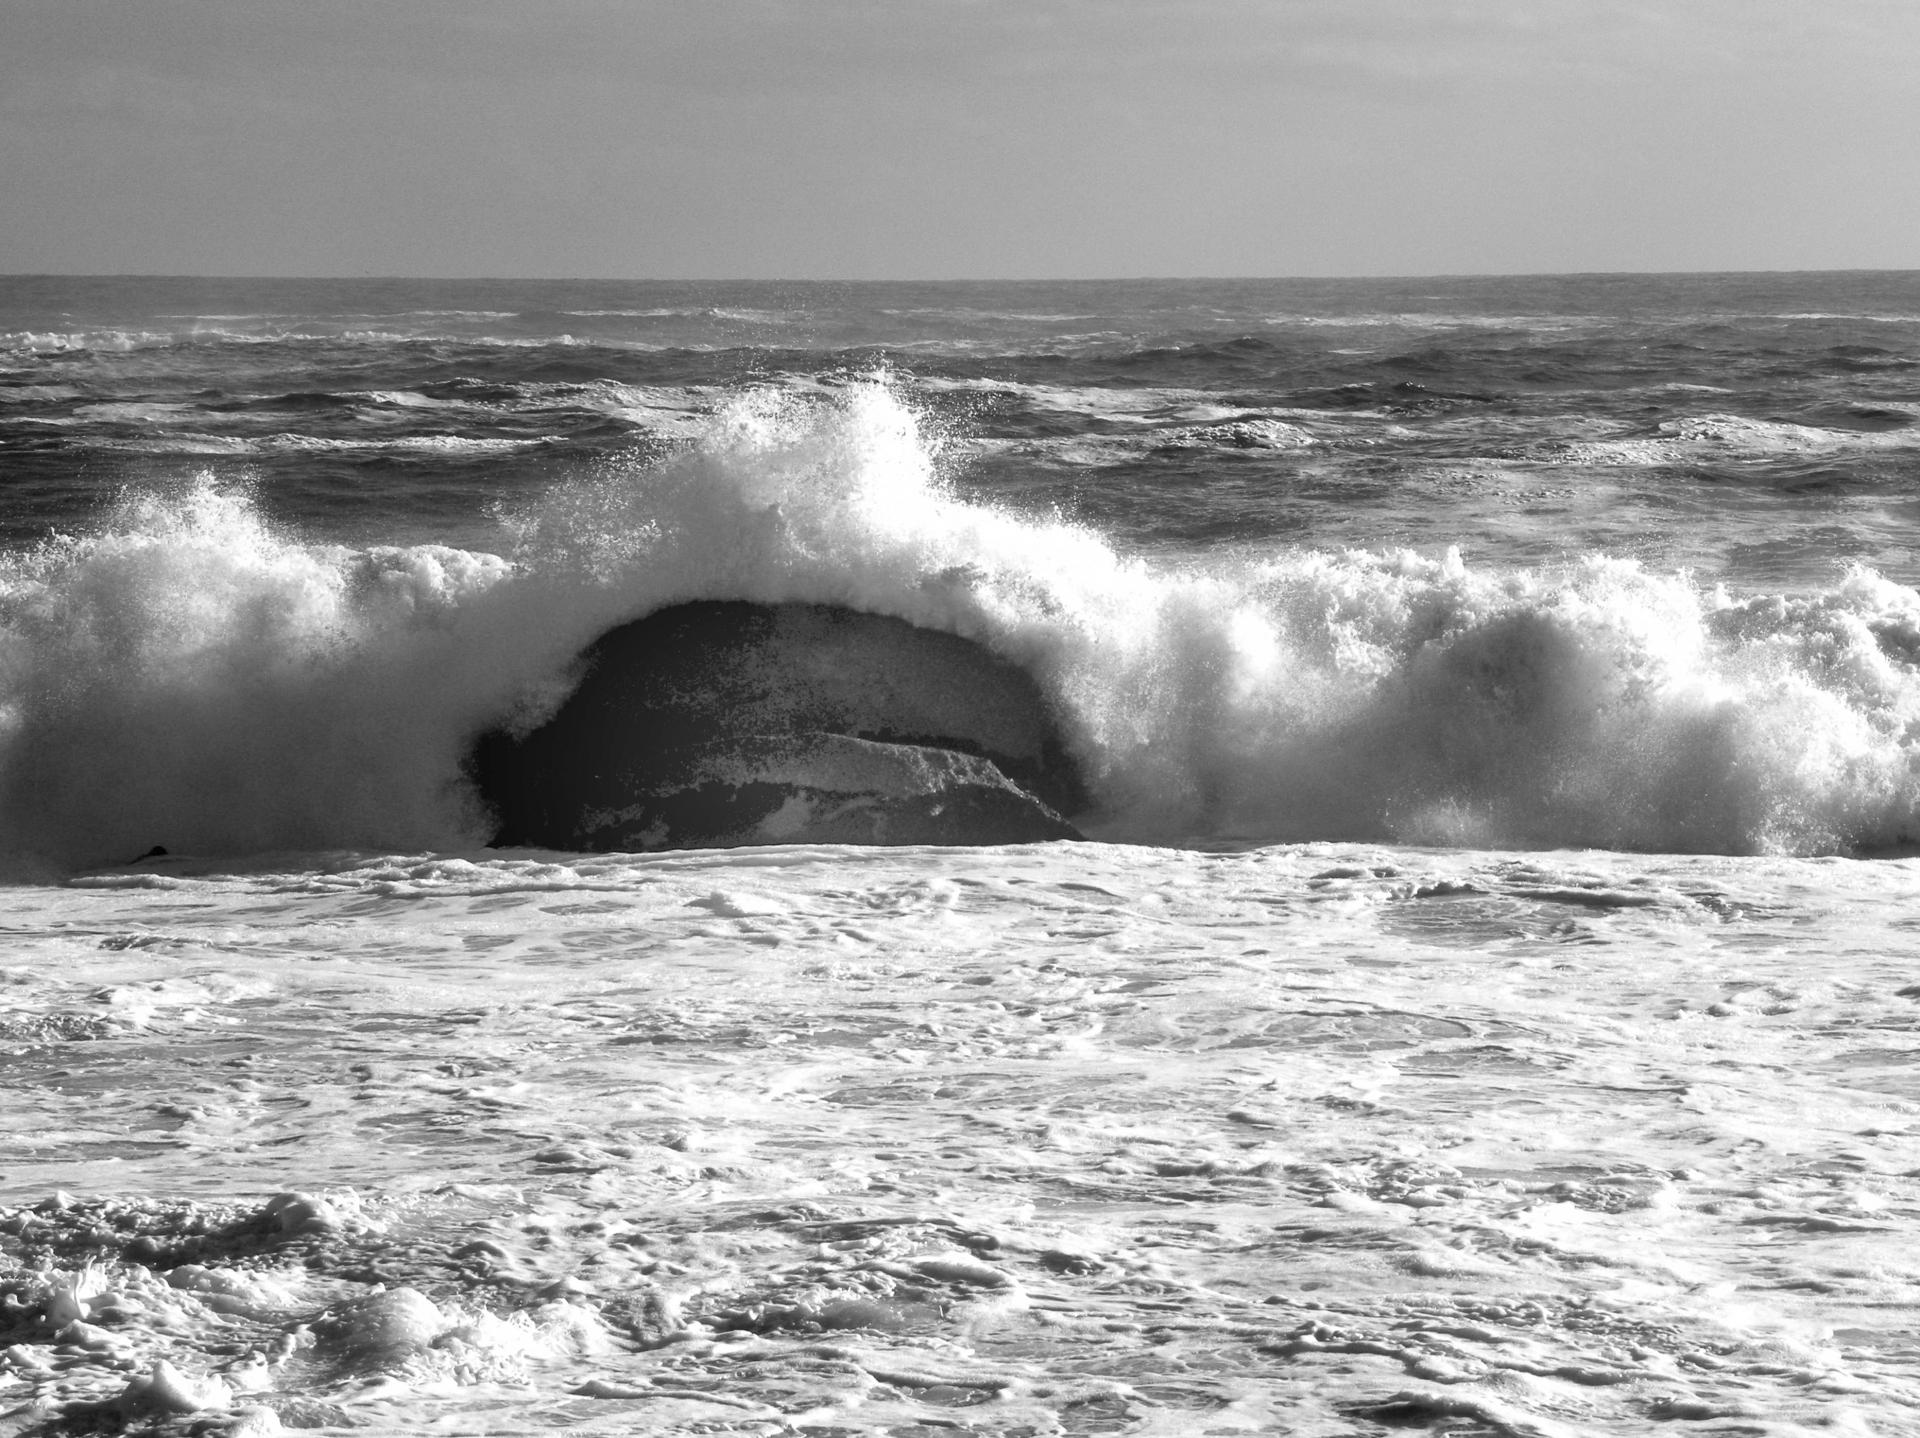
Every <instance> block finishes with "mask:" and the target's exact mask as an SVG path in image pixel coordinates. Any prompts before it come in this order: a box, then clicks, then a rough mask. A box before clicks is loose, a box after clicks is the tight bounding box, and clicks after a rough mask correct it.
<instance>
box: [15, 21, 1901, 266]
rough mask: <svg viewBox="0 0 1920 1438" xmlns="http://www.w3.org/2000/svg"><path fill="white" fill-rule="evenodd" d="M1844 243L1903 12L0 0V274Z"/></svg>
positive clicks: (1870, 211)
mask: <svg viewBox="0 0 1920 1438" xmlns="http://www.w3.org/2000/svg"><path fill="white" fill-rule="evenodd" d="M1854 268H1861V269H1877V268H1885V269H1912V268H1920V3H1916V0H292V3H283V0H0V273H15V274H18V273H73V274H120V273H132V274H155V273H165V274H226V275H441V276H470V275H492V276H509V277H519V276H527V277H531V276H548V277H609V278H661V279H728V278H767V279H850V280H858V279H947V278H985V279H994V278H1002V279H1012V278H1079V277H1111V276H1200V275H1215V276H1229V275H1233V276H1238V275H1260V276H1294V275H1429V274H1501V273H1539V272H1568V271H1596V270H1604V271H1625V270H1643V271H1644V270H1734V269H1763V270H1764V269H1854Z"/></svg>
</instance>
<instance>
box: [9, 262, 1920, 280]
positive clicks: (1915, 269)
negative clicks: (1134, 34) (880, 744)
mask: <svg viewBox="0 0 1920 1438" xmlns="http://www.w3.org/2000/svg"><path fill="white" fill-rule="evenodd" d="M1909 274H1920V265H1915V266H1911V267H1900V268H1886V267H1882V266H1862V265H1836V266H1831V267H1822V268H1814V269H1787V270H1782V269H1728V270H1454V271H1434V272H1431V273H1426V274H1416V273H1401V274H1386V273H1379V274H1311V275H1281V274H1273V275H1076V276H1064V275H1039V276H997V277H992V278H988V277H981V276H971V277H968V276H947V277H930V276H921V277H915V278H892V279H873V278H867V279H849V278H837V277H824V278H823V277H813V278H802V277H795V276H742V275H735V276H731V277H721V276H701V277H685V276H647V275H504V274H452V275H445V274H427V273H419V274H405V273H395V274H375V273H372V272H367V273H363V274H304V275H303V274H269V273H251V274H249V273H227V274H213V273H207V274H195V273H189V272H185V271H169V270H123V271H80V270H71V271H69V270H21V271H15V272H7V273H0V282H5V281H8V280H199V281H212V282H219V281H253V282H258V281H280V282H296V283H315V282H326V283H376V284H377V283H390V282H404V281H441V282H454V283H467V284H672V285H1076V284H1086V285H1103V284H1104V285H1116V284H1223V283H1237V284H1275V283H1289V284H1297V283H1305V282H1329V281H1330V282H1342V281H1368V280H1373V281H1393V280H1525V279H1622V278H1635V279H1657V278H1667V279H1680V278H1689V277H1700V276H1708V275H1909Z"/></svg>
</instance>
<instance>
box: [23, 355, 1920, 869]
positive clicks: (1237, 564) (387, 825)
mask: <svg viewBox="0 0 1920 1438" xmlns="http://www.w3.org/2000/svg"><path fill="white" fill-rule="evenodd" d="M939 461H940V453H939V446H938V444H937V442H934V441H932V440H929V439H928V438H927V437H926V436H925V435H923V434H922V432H921V430H920V428H919V426H918V424H917V422H916V419H915V417H914V415H913V414H912V413H911V411H910V410H909V409H908V408H907V407H906V406H905V405H904V404H903V403H902V402H901V400H900V399H899V398H898V396H897V395H896V394H895V393H894V392H893V391H892V390H890V389H889V388H888V387H887V386H886V385H885V384H884V383H883V382H879V381H873V382H862V383H857V384H853V385H849V386H845V387H842V388H840V389H837V390H830V391H827V392H824V393H820V394H814V395H811V396H807V395H795V394H793V393H787V394H785V395H774V394H769V393H756V394H750V395H747V396H744V397H742V398H740V399H738V400H736V401H734V402H733V403H731V404H730V405H728V406H726V407H724V408H723V409H722V410H721V411H720V412H719V413H717V414H716V415H715V417H714V418H713V419H712V420H711V421H710V422H709V424H708V426H707V429H706V431H705V432H704V434H703V435H702V436H701V437H700V439H699V440H698V441H697V442H696V443H693V444H691V445H690V446H688V447H685V448H683V449H681V450H679V451H677V452H676V453H675V454H673V455H672V456H671V457H669V458H668V459H666V460H664V461H659V462H647V463H643V462H641V461H640V460H638V459H636V460H635V461H633V462H632V463H631V464H630V465H624V466H623V465H614V466H611V467H609V468H607V469H605V470H604V471H602V472H599V473H596V474H594V475H593V476H591V477H588V478H585V479H581V480H576V481H574V482H571V483H567V484H562V485H560V486H557V487H555V488H553V489H551V490H549V491H547V492H546V493H545V494H544V495H542V496H541V497H540V498H538V499H537V500H535V501H533V502H532V503H530V504H528V505H527V506H525V507H524V508H523V509H522V510H521V511H519V512H518V513H516V514H515V515H513V516H512V517H511V518H510V520H509V522H508V525H507V528H506V531H505V532H504V533H503V535H502V542H501V545H500V549H501V550H502V553H501V554H499V555H496V554H491V553H481V552H474V551H470V550H464V549H451V548H444V547H436V546H421V547H412V548H376V549H368V550H350V549H342V548H336V547H324V546H317V545H312V544H307V543H303V542H302V541H301V539H300V537H299V536H298V535H293V534H286V533H279V532H276V531H275V530H274V529H273V528H272V527H271V526H269V525H267V524H266V523H265V522H263V520H262V519H261V517H260V515H259V514H258V512H257V510H256V508H255V507H254V506H253V505H252V504H251V503H250V501H249V500H248V498H247V496H246V495H244V494H242V493H236V492H232V491H226V490H221V489H218V488H216V487H213V486H212V485H209V484H202V485H199V486H190V487H188V488H186V489H184V490H181V491H178V492H174V493H171V494H166V495H160V494H137V495H134V496H132V497H130V498H128V499H127V500H125V501H124V502H123V503H122V504H121V505H120V506H119V507H118V508H117V509H116V510H114V511H112V512H111V513H109V514H108V515H106V516H105V517H104V518H103V519H102V521H101V522H100V524H99V525H98V526H97V527H96V529H95V530H94V531H93V532H91V533H89V534H85V535H80V536H76V537H68V538H60V539H56V540H53V541H50V542H49V543H47V544H45V545H43V546H41V548H40V549H38V550H37V551H35V552H34V553H32V554H30V555H28V556H25V557H23V558H17V559H15V560H12V561H10V562H9V563H8V564H7V565H6V568H5V570H4V571H3V572H0V726H3V728H0V806H3V808H0V834H3V838H0V847H3V848H4V849H5V851H6V852H8V853H9V854H10V855H11V856H12V858H13V861H14V862H15V864H16V865H19V864H27V865H42V866H53V867H56V868H57V867H71V866H75V865H88V864H100V863H107V862H115V861H120V862H124V861H126V860H130V859H132V858H134V857H136V856H138V855H140V854H142V853H144V852H146V851H147V850H148V849H150V848H151V847H153V846H156V845H158V846H162V847H165V848H167V849H169V850H173V851H176V852H202V853H245V852H258V851H262V850H272V849H298V850H313V849H326V848H340V847H346V848H386V849H393V848H433V849H442V850H447V849H461V848H471V847H473V846H475V845H477V844H480V843H482V842H484V839H485V837H486V835H487V833H488V817H487V815H486V814H485V813H484V812H483V810H482V807H481V806H480V805H479V804H478V803H477V801H476V798H475V795H474V792H473V789H472V786H471V784H470V782H469V779H468V777H467V776H466V774H465V773H463V770H462V758H463V756H464V754H465V753H466V752H467V749H468V747H469V746H470V744H471V742H472V740H473V738H474V736H475V735H476V734H478V733H480V732H482V731H483V730H486V729H488V728H493V727H499V726H506V727H509V728H513V729H517V730H518V731H520V732H526V731H527V730H530V729H531V728H533V727H535V726H537V725H538V724H539V723H540V722H542V721H543V720H544V719H546V718H547V717H549V716H550V715H551V714H552V713H553V712H554V711H555V710H556V709H557V708H558V706H559V705H560V703H561V702H562V701H563V700H564V699H565V697H566V695H567V693H568V691H569V689H570V687H571V686H572V684H573V683H574V682H575V680H576V678H577V668H576V667H575V661H576V659H577V656H578V655H579V654H580V653H581V652H582V651H583V650H584V649H585V648H586V646H587V645H588V644H589V643H591V642H592V640H593V639H594V638H595V637H597V636H598V635H600V634H601V633H603V632H605V631H606V630H608V629H609V628H612V627H613V626H615V625H617V624H620V623H622V622H626V621H630V620H632V619H635V618H637V617H641V616H644V615H647V614H650V613H653V612H655V611H657V610H659V609H661V608H663V607H665V606H667V605H670V604H674V603H678V602H684V601H688V600H696V599H740V600H751V601H755V602H759V603H782V602H790V601H792V602H803V603H815V604H831V605H836V606H840V607H843V608H846V609H852V610H857V611H862V612H866V613H871V614H877V615H884V616H892V617H895V618H898V619H902V620H906V621H908V622H909V623H911V624H914V625H918V626H921V627H924V628H930V629H934V630H939V631H945V632H948V633H951V634H954V635H958V636H961V637H963V638H965V639H968V640H970V641H973V642H974V643H976V644H979V645H981V646H983V647H984V648H985V649H987V650H989V651H990V652H991V653H992V654H994V655H996V656H998V658H1000V659H1002V660H1004V661H1006V662H1007V663H1010V664H1013V665H1017V666H1018V667H1019V668H1020V669H1022V670H1023V671H1024V672H1025V673H1027V674H1029V675H1031V676H1032V679H1033V681H1034V682H1035V683H1036V684H1037V685H1038V686H1039V689H1040V691H1041V693H1042V694H1043V695H1044V697H1045V700H1046V702H1047V704H1048V705H1049V706H1050V708H1051V709H1052V711H1053V713H1054V714H1055V716H1056V717H1057V719H1058V721H1059V724H1060V727H1061V732H1062V737H1063V739H1064V742H1065V744H1066V746H1067V748H1068V749H1069V750H1070V751H1071V755H1072V758H1073V761H1074V763H1075V765H1076V767H1077V768H1078V769H1079V771H1080V772H1081V774H1082V775H1083V776H1084V777H1085V779H1086V781H1087V784H1088V787H1089V791H1090V805H1089V815H1088V817H1087V819H1086V826H1087V827H1088V828H1089V830H1090V832H1094V833H1097V834H1099V835H1100V836H1102V837H1107V838H1113V839H1156V840H1165V839H1175V840H1185V839H1223V838H1230V839H1240V840H1264V839H1275V840H1279V839H1284V840H1302V839H1394V840H1401V841H1407V842H1419V843H1443V844H1455V843H1457V844H1474V845H1504V846H1516V847H1553V846H1570V845H1591V846H1601V847H1611V848H1629V849H1681V850H1707V851H1723V852H1746V851H1759V850H1775V851H1800V852H1818V851H1828V850H1836V849H1848V848H1873V847H1877V846H1886V845H1893V844H1898V843H1902V842H1906V841H1908V840H1909V839H1910V838H1911V837H1912V834H1913V816H1914V807H1915V798H1916V786H1915V780H1914V777H1913V772H1912V771H1913V760H1914V758H1915V747H1914V744H1915V741H1914V740H1913V739H1911V738H1910V737H1909V730H1910V728H1911V726H1913V724H1914V723H1915V722H1916V720H1920V685H1916V680H1915V669H1914V660H1915V656H1916V652H1917V651H1916V645H1920V597H1916V595H1915V593H1914V592H1913V591H1912V590H1910V589H1908V588H1906V587H1904V586H1901V585H1897V584H1894V583H1891V582H1889V581H1887V580H1884V579H1882V578H1880V577H1879V576H1877V575H1875V574H1874V573H1872V572H1871V571H1867V570H1864V569H1859V570H1854V571H1851V572H1849V573H1847V574H1846V575H1844V576H1842V577H1840V579H1839V581H1838V582H1837V583H1836V584H1834V585H1833V586H1832V587H1831V588H1829V589H1826V590H1821V591H1814V592H1802V593H1790V594H1778V595H1765V594H1731V593H1723V592H1719V591H1717V590H1712V589H1707V588H1704V587H1702V586H1700V585H1698V584H1696V583H1695V582H1693V581H1692V580H1691V579H1690V578H1689V577H1687V576H1685V575H1682V574H1662V573H1657V572H1653V571H1650V570H1648V569H1646V568H1643V567H1642V566H1640V565H1639V564H1637V563H1635V562H1633V561H1631V560H1626V559H1618V558H1608V557H1605V556H1589V557H1583V558H1573V559H1570V560H1568V561H1567V562H1565V563H1564V564H1561V565H1559V566H1555V567H1552V568H1536V569H1515V570H1493V569H1483V568H1479V567H1476V566H1474V565H1472V564H1470V563H1468V562H1467V561H1466V560H1463V559H1462V558H1461V557H1460V556H1459V555H1457V554H1454V553H1451V552H1449V553H1446V554H1444V555H1438V556H1435V555H1417V554H1413V553H1405V552H1393V553H1384V552H1375V551H1361V550H1353V551H1343V552H1337V553H1336V552H1326V551H1318V550H1277V551H1276V550H1265V551H1258V552H1239V553H1232V554H1222V555H1220V556H1218V557H1214V558H1208V559H1200V560H1196V559H1193V558H1187V559H1183V560H1178V561H1176V560H1170V559H1163V560H1158V561H1154V560H1150V559H1148V558H1146V557H1142V556H1133V555H1126V554H1123V553H1120V552H1119V551H1117V550H1116V548H1115V547H1114V546H1113V545H1112V544H1111V543H1109V542H1108V541H1106V540H1104V539H1102V538H1101V537H1100V536H1098V535H1097V534H1094V533H1092V532H1091V531H1089V530H1086V529H1084V528H1081V527H1077V526H1074V525H1071V524H1067V523H1064V522H1062V521H1060V520H1059V519H1057V518H1054V517H1049V516H1036V515H1031V514H1021V513H1016V512H1012V511H1005V510H999V509H995V508H992V507H989V506H985V505H981V504H977V503H968V502H964V501H963V500H961V499H960V498H958V497H956V495H955V494H954V493H953V492H952V491H951V489H950V488H949V487H948V486H947V485H946V484H945V483H944V482H943V480H942V478H941V471H940V463H939Z"/></svg>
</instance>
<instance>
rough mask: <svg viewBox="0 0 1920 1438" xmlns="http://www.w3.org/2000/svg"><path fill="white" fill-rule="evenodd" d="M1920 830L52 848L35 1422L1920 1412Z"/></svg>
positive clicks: (0, 989) (37, 1187)
mask: <svg viewBox="0 0 1920 1438" xmlns="http://www.w3.org/2000/svg"><path fill="white" fill-rule="evenodd" d="M1916 889H1920V866H1916V862H1915V861H1905V860H1901V861H1890V862H1862V861H1854V860H1843V859H1813V860H1807V859H1740V858H1714V857H1705V858H1702V857H1689V858H1663V857H1649V856H1633V855H1620V854H1603V853H1579V854H1565V853H1561V854H1533V855H1509V854H1496V853H1487V852H1469V851H1455V852H1440V851H1429V850H1409V849H1390V848H1374V847H1354V846H1324V845H1323V846H1307V847H1287V848H1267V849H1256V850H1250V851H1246V852H1237V853H1203V852H1193V851H1177V850H1162V849H1146V848H1136V847H1127V846H1119V845H1113V846H1102V845H1077V844H1076V845H1052V846H1036V847H1030V848H1015V849H997V850H934V849H911V850H857V849H844V848H787V849H769V850H756V851H742V852H734V853H727V854H721V853H692V854H673V855H661V856H653V857H646V858H635V857H630V856H609V857H596V858H583V857H571V858H568V859H566V860H565V861H564V862H559V861H556V860H555V859H553V858H552V857H550V856H530V855H529V856H521V857H511V856H508V857H500V856H479V857H475V858H472V859H461V858H449V857H437V858H436V857H384V858H373V857H367V856H357V855H343V856H340V857H338V858H335V859H332V860H325V861H322V860H317V859H316V858H315V857H314V856H311V855H306V856H297V857H292V858H287V859H284V860H266V861H261V862H259V863H254V864H250V865H249V866H247V867H245V868H242V869H235V868H234V867H232V866H227V867H225V868H221V869H215V868H212V867H210V866H208V865H205V864H200V863H195V862H189V861H184V860H167V859H160V860H152V861H148V862H147V863H145V864H143V865H140V866H135V867H133V868H129V869H125V870H119V871H115V872H112V873H102V874H96V875H91V876H82V877H80V878H78V879H76V880H74V881H72V882H71V883H69V884H66V885H62V886H59V887H44V888H35V887H19V888H14V889H11V890H9V899H10V904H9V916H8V946H7V949H6V951H5V958H4V961H3V963H0V1055H3V1056H4V1068H0V1074H3V1075H4V1080H3V1081H4V1084H5V1101H4V1106H3V1107H0V1145H3V1148H0V1152H4V1155H5V1157H4V1161H3V1162H0V1294H3V1295H4V1297H0V1304H4V1307H0V1327H4V1332H0V1434H27V1433H38V1434H53V1433H64V1432H77V1431H95V1430H97V1429H99V1428H101V1427H103V1426H104V1427H114V1426H117V1425H120V1424H123V1423H130V1424H132V1425H133V1426H134V1427H135V1428H136V1429H138V1428H142V1427H158V1428H160V1429H163V1430H166V1429H172V1428H178V1429H179V1431H183V1432H184V1431H187V1430H189V1429H192V1430H194V1431H199V1432H233V1433H260V1432H271V1431H273V1430H274V1427H275V1425H276V1424H277V1425H280V1426H284V1427H287V1428H296V1427H306V1428H326V1429H333V1428H348V1427H356V1428H365V1429H371V1430H373V1431H385V1432H407V1433H418V1432H441V1433H474V1434H478V1433H500V1432H536V1431H554V1430H563V1431H574V1432H588V1431H604V1432H636V1431H642V1432H662V1433H674V1432H688V1433H693V1432H702V1433H714V1432H740V1433H760V1434H775V1433H788V1432H809V1433H816V1434H840V1433H845V1434H853V1433H877V1432H891V1433H923V1432H924V1433H930V1432H935V1431H953V1430H954V1429H955V1428H959V1429H961V1430H971V1431H978V1432H983V1433H996V1434H1000V1433H1004V1434H1020V1433H1026V1434H1056V1433H1058V1434H1077V1433H1133V1434H1198V1433H1235V1432H1257V1431H1276V1430H1277V1431H1286V1432H1292V1433H1301V1434H1322V1433H1324V1434H1356V1433H1361V1434H1369V1433H1382V1434H1384V1433H1388V1432H1392V1431H1405V1430H1407V1429H1416V1430H1418V1429H1426V1430H1433V1431H1448V1432H1497V1433H1512V1434H1575V1433H1591V1432H1608V1433H1632V1432H1643V1431H1644V1432H1652V1431H1656V1430H1658V1431H1663V1432H1666V1431H1672V1429H1671V1424H1672V1422H1673V1421H1674V1420H1687V1421H1688V1425H1689V1426H1688V1431H1691V1432H1714V1433H1731V1432H1741V1433H1756V1432H1764V1433H1792V1432H1798V1431H1802V1430H1808V1431H1811V1430H1813V1429H1815V1428H1818V1429H1820V1430H1822V1431H1836V1430H1837V1431H1842V1432H1863V1433H1864V1432H1872V1433H1894V1432H1901V1431H1915V1429H1916V1427H1920V1349H1917V1348H1916V1346H1915V1343H1914V1340H1913V1337H1912V1324H1911V1315H1912V1313H1913V1311H1914V1310H1913V1306H1912V1305H1913V1304H1914V1302H1915V1300H1916V1299H1917V1298H1920V1258H1916V1257H1915V1255H1916V1253H1920V1247H1916V1235H1920V1207H1917V1204H1920V1067H1916V1065H1915V1062H1914V1060H1915V1057H1916V1054H1917V1053H1920V1045H1917V1044H1916V1040H1915V1030H1916V1028H1917V1027H1920V975H1916V973H1915V969H1916V965H1915V963H1914V958H1915V953H1916V947H1917V946H1916V942H1915V934H1914V928H1915V920H1914V919H1913V918H1912V917H1911V915H1912V913H1913V909H1914V899H1915V895H1916Z"/></svg>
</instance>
